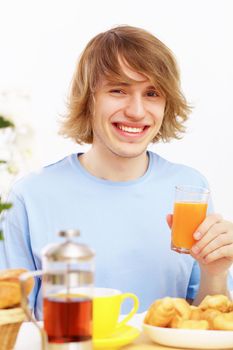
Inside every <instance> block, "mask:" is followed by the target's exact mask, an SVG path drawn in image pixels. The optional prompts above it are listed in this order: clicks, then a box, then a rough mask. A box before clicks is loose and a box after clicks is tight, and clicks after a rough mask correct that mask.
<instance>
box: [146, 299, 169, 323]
mask: <svg viewBox="0 0 233 350" xmlns="http://www.w3.org/2000/svg"><path fill="white" fill-rule="evenodd" d="M174 315H175V308H174V303H173V300H172V298H169V297H167V298H164V299H158V300H156V301H155V302H154V303H153V304H152V305H151V306H150V308H149V310H148V312H147V314H146V317H145V320H144V322H145V323H147V324H150V325H152V326H157V327H167V326H168V324H169V323H170V321H171V320H172V318H173V316H174Z"/></svg>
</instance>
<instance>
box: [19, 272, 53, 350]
mask: <svg viewBox="0 0 233 350" xmlns="http://www.w3.org/2000/svg"><path fill="white" fill-rule="evenodd" d="M43 274H44V272H43V271H42V270H37V271H28V272H24V273H22V274H21V275H20V276H19V282H20V289H21V307H22V309H23V311H24V312H25V314H26V316H27V318H28V320H29V321H31V322H32V323H33V324H34V325H35V326H36V328H37V329H38V330H39V332H40V336H41V350H46V349H47V334H46V332H45V331H44V328H43V327H40V326H39V324H38V323H37V322H36V320H35V318H34V317H33V316H32V313H31V310H30V309H29V307H28V298H27V293H26V286H25V284H26V281H27V280H28V279H29V278H32V277H39V276H42V275H43Z"/></svg>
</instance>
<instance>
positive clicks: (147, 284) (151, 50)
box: [4, 26, 233, 318]
mask: <svg viewBox="0 0 233 350" xmlns="http://www.w3.org/2000/svg"><path fill="white" fill-rule="evenodd" d="M189 111H190V110H189V107H188V105H187V103H186V100H185V98H184V97H183V95H182V93H181V91H180V82H179V73H178V69H177V65H176V62H175V60H174V57H173V55H172V53H171V51H170V50H169V49H168V48H167V47H166V46H165V45H164V44H163V43H162V42H160V41H159V40H158V39H157V38H155V37H154V36H153V35H152V34H150V33H148V32H146V31H144V30H142V29H139V28H134V27H129V26H120V27H116V28H114V29H111V30H109V31H106V32H104V33H101V34H99V35H97V36H96V37H95V38H93V39H92V40H91V41H90V42H89V43H88V45H87V47H86V48H85V50H84V52H83V53H82V55H81V58H80V61H79V64H78V66H77V70H76V72H75V74H74V79H73V85H72V91H71V94H70V100H69V113H68V116H67V118H66V120H65V121H64V124H63V129H62V133H63V134H64V135H65V136H68V137H71V138H73V139H74V140H75V141H76V142H77V143H80V144H81V143H90V144H92V147H91V149H90V150H89V151H88V152H87V153H85V154H72V155H70V156H68V157H66V158H64V159H62V160H61V161H59V162H57V163H55V164H52V165H50V166H47V167H45V168H44V169H43V170H42V171H41V172H40V173H39V174H31V175H29V176H28V177H26V178H24V179H22V180H21V181H18V182H17V183H16V184H15V186H14V188H13V189H12V191H11V194H10V198H9V201H11V202H13V203H14V205H13V208H12V210H10V211H9V212H8V213H7V216H6V220H5V223H4V225H5V226H4V234H5V250H6V259H7V262H8V264H9V266H10V267H19V266H20V267H25V268H27V269H29V270H34V269H40V268H41V259H40V252H41V249H42V248H43V247H44V246H45V245H46V244H48V243H49V242H54V241H56V240H58V238H57V236H56V234H57V232H58V231H59V230H61V229H70V228H78V229H80V230H81V234H82V240H83V241H84V242H85V243H87V244H89V245H90V246H91V247H93V248H94V249H95V251H96V254H97V256H96V282H95V284H96V286H99V287H112V288H117V289H120V290H122V291H128V292H133V293H135V294H136V295H137V296H138V297H139V299H140V304H141V307H140V311H144V310H146V309H147V308H148V307H149V305H150V304H151V303H152V302H153V301H154V300H155V299H156V298H161V297H164V296H173V297H174V296H176V297H184V298H187V299H192V300H193V299H195V301H194V302H196V303H198V302H200V301H201V299H202V298H203V297H204V296H205V295H206V294H220V293H222V294H227V293H228V288H227V275H228V270H229V267H230V266H231V263H232V260H233V224H232V223H230V222H226V221H224V220H223V219H222V217H221V216H220V215H217V214H213V209H212V204H211V203H210V204H209V214H208V216H207V217H206V219H205V220H204V221H203V223H202V224H201V225H200V227H199V228H198V230H197V232H195V233H194V237H195V239H196V240H197V242H196V244H195V245H194V246H193V248H192V256H191V255H182V254H177V253H176V252H174V251H172V250H171V249H170V240H171V238H170V228H169V226H170V227H171V224H172V215H171V214H169V213H172V209H173V202H174V188H175V186H176V185H178V184H181V185H194V186H201V187H207V186H208V185H207V182H206V180H205V178H204V177H203V176H202V175H201V174H200V173H198V172H197V171H196V170H194V169H192V168H190V167H187V166H184V165H180V164H173V163H170V162H168V161H167V160H165V159H163V158H161V157H160V156H159V155H157V154H155V153H152V152H148V151H147V147H148V145H149V143H150V142H158V141H159V140H164V141H168V140H169V139H171V138H177V137H178V135H179V133H180V132H182V131H184V127H183V122H184V121H185V120H186V119H187V115H188V113H189ZM199 267H200V269H199ZM200 272H201V274H200ZM199 284H200V285H199ZM37 292H38V291H35V295H34V300H33V301H32V302H33V303H34V307H35V308H36V309H37V311H36V312H37V313H36V314H37V317H38V318H39V317H41V314H40V309H41V305H40V298H36V297H35V296H36V295H37Z"/></svg>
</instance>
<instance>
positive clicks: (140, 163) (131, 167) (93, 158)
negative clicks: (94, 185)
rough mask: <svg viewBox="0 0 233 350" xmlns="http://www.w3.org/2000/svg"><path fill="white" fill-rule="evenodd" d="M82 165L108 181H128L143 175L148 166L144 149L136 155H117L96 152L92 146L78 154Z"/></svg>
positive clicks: (92, 173)
mask: <svg viewBox="0 0 233 350" xmlns="http://www.w3.org/2000/svg"><path fill="white" fill-rule="evenodd" d="M79 161H80V163H81V164H82V166H83V167H84V168H85V169H86V170H87V171H88V172H89V173H90V174H91V175H93V176H96V177H98V178H101V179H104V180H110V181H116V182H117V181H130V180H135V179H137V178H139V177H141V176H143V175H144V174H145V172H146V170H147V168H148V163H149V159H148V155H147V153H146V151H145V152H144V153H142V154H140V155H139V156H137V157H131V158H126V157H119V156H117V155H115V154H111V156H110V155H107V154H102V153H99V152H97V151H96V150H95V149H94V148H93V147H92V148H91V149H90V150H89V151H88V152H87V153H84V154H82V155H80V156H79Z"/></svg>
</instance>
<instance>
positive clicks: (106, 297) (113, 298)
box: [93, 288, 139, 339]
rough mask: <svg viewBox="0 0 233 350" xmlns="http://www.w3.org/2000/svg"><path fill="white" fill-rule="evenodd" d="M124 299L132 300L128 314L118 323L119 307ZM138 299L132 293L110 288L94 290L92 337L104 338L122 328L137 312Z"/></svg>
mask: <svg viewBox="0 0 233 350" xmlns="http://www.w3.org/2000/svg"><path fill="white" fill-rule="evenodd" d="M126 299H132V300H133V306H132V308H131V310H130V312H129V313H128V314H127V315H126V316H125V317H124V318H123V320H121V321H120V322H118V319H119V316H120V313H121V305H122V303H123V302H124V301H125V300H126ZM138 306H139V301H138V298H137V296H136V295H135V294H132V293H122V292H120V291H119V290H116V289H111V288H94V295H93V337H94V338H95V339H97V338H105V337H107V336H109V335H111V334H113V333H114V331H116V330H118V329H119V328H120V327H123V326H124V325H125V324H126V323H127V322H128V321H129V320H130V319H131V318H132V317H133V315H134V314H135V313H136V312H137V310H138Z"/></svg>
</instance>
